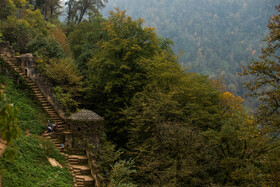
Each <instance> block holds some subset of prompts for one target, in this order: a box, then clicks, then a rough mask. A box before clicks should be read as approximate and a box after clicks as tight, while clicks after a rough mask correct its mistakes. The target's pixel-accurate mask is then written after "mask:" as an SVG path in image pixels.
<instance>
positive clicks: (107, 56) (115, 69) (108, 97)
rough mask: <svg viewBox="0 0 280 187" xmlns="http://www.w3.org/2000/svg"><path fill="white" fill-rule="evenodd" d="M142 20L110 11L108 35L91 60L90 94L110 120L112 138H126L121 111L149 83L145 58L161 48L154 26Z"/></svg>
mask: <svg viewBox="0 0 280 187" xmlns="http://www.w3.org/2000/svg"><path fill="white" fill-rule="evenodd" d="M142 23H143V20H141V19H139V20H137V21H133V20H132V18H131V17H127V16H126V15H125V12H122V11H118V10H117V11H116V12H111V16H110V17H109V19H108V21H106V22H104V23H103V24H102V25H103V29H104V31H105V32H106V33H107V36H106V38H103V39H101V40H100V41H99V42H98V43H97V47H98V48H97V50H96V52H95V54H94V56H93V58H92V59H91V60H90V62H89V63H88V67H89V68H88V69H89V72H88V82H89V85H88V90H87V96H88V98H89V99H90V101H92V102H93V103H92V105H93V106H95V107H96V109H97V112H98V113H100V114H101V115H103V116H104V117H105V119H106V121H107V122H108V124H107V125H106V126H107V127H108V128H107V130H108V132H109V133H110V134H108V135H109V136H110V137H115V138H121V137H123V138H124V139H125V137H126V134H125V132H122V135H121V136H115V135H116V134H115V133H117V131H119V132H118V133H120V132H121V131H123V130H124V127H123V126H124V124H123V123H120V121H119V119H120V118H121V114H120V110H121V109H122V108H124V107H125V105H126V104H127V105H129V104H130V99H131V98H132V97H133V95H134V94H135V93H136V92H138V91H141V90H142V89H143V86H144V85H145V83H146V82H147V77H146V74H147V70H146V64H145V61H144V60H145V59H147V58H151V57H152V56H153V55H154V54H155V53H156V52H157V51H158V50H159V47H158V40H157V37H156V34H155V32H154V30H153V29H152V28H143V27H142Z"/></svg>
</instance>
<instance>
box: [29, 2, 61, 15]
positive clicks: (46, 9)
mask: <svg viewBox="0 0 280 187" xmlns="http://www.w3.org/2000/svg"><path fill="white" fill-rule="evenodd" d="M29 3H30V4H31V5H33V6H34V8H35V9H40V11H41V13H42V15H43V16H44V18H45V19H48V18H53V17H56V16H58V15H59V14H60V13H61V10H60V9H61V8H62V6H61V0H30V1H29Z"/></svg>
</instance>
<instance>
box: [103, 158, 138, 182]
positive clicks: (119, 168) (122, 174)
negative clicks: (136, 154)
mask: <svg viewBox="0 0 280 187" xmlns="http://www.w3.org/2000/svg"><path fill="white" fill-rule="evenodd" d="M133 167H134V162H133V161H132V160H129V161H124V160H120V161H118V162H116V163H115V164H114V165H113V166H112V171H111V176H110V183H109V184H108V186H114V187H136V186H137V185H135V184H133V183H132V182H131V181H132V179H131V177H129V176H130V175H131V174H133V173H136V170H134V169H133Z"/></svg>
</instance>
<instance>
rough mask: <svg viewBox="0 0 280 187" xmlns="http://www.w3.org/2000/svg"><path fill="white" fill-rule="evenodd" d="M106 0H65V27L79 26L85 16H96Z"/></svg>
mask: <svg viewBox="0 0 280 187" xmlns="http://www.w3.org/2000/svg"><path fill="white" fill-rule="evenodd" d="M107 2H108V0H86V1H84V0H67V1H66V3H65V5H67V8H66V12H67V25H70V24H79V23H81V21H82V20H83V19H84V18H85V17H86V16H89V17H90V16H92V15H98V14H99V9H101V8H103V7H104V6H105V3H107Z"/></svg>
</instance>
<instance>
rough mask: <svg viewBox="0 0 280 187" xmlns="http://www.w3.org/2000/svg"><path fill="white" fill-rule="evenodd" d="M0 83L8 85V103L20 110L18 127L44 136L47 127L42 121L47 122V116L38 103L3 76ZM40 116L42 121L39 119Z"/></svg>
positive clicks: (6, 91)
mask: <svg viewBox="0 0 280 187" xmlns="http://www.w3.org/2000/svg"><path fill="white" fill-rule="evenodd" d="M0 82H1V83H2V84H4V85H6V89H5V93H6V94H7V95H8V96H9V97H8V101H10V102H12V103H14V105H15V106H17V108H18V110H19V115H18V126H19V127H20V128H21V129H22V130H23V131H26V130H28V129H29V130H30V133H32V134H42V133H43V132H44V129H45V125H44V124H42V122H41V121H47V117H46V114H44V113H43V111H42V109H41V107H39V105H38V103H36V102H34V99H31V98H30V97H28V95H27V94H26V93H25V92H23V91H22V90H20V89H18V87H17V85H16V84H14V83H13V81H12V80H11V79H8V78H7V77H5V76H3V75H1V76H0ZM38 115H40V117H41V119H38Z"/></svg>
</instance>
